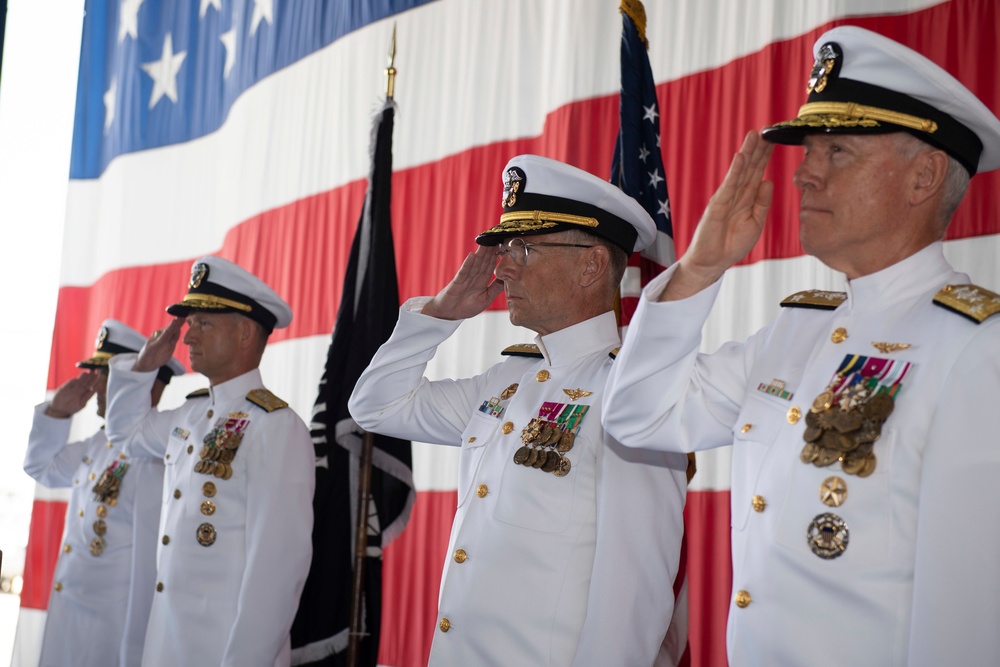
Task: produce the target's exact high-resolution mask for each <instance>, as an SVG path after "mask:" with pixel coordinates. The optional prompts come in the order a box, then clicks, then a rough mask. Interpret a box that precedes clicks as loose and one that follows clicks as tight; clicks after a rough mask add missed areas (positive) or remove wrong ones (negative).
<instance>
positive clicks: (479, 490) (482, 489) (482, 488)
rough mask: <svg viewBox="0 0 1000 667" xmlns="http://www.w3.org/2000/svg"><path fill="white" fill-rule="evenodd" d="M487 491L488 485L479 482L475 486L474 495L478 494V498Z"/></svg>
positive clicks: (483, 496)
mask: <svg viewBox="0 0 1000 667" xmlns="http://www.w3.org/2000/svg"><path fill="white" fill-rule="evenodd" d="M489 492H490V487H488V486H486V485H485V484H480V485H479V486H478V487H477V488H476V495H477V496H479V497H480V498H485V497H486V494H488V493H489Z"/></svg>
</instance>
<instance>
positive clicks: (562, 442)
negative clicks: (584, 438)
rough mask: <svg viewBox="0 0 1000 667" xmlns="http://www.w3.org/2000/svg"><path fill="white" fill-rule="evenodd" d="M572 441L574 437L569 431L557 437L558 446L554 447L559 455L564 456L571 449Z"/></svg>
mask: <svg viewBox="0 0 1000 667" xmlns="http://www.w3.org/2000/svg"><path fill="white" fill-rule="evenodd" d="M574 440H576V436H575V435H573V432H572V431H570V430H566V431H565V432H563V434H562V435H561V436H560V437H559V444H558V445H556V451H558V452H559V453H560V454H565V453H566V452H568V451H569V450H571V449H573V441H574Z"/></svg>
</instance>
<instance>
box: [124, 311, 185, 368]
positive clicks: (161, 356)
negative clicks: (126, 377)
mask: <svg viewBox="0 0 1000 667" xmlns="http://www.w3.org/2000/svg"><path fill="white" fill-rule="evenodd" d="M183 325H184V319H183V318H181V317H177V318H174V319H173V320H171V322H170V324H168V325H167V326H166V327H164V328H162V329H160V330H159V331H154V332H153V334H152V335H151V336H150V337H149V338H147V339H146V344H145V345H143V346H142V349H141V350H139V357H138V358H137V359H136V360H135V365H134V366H133V367H132V370H134V371H136V372H139V373H146V372H148V371H155V370H157V369H158V368H159V367H160V366H165V365H167V364H168V363H170V359H171V357H173V355H174V348H175V347H177V341H179V340H180V338H181V327H182V326H183Z"/></svg>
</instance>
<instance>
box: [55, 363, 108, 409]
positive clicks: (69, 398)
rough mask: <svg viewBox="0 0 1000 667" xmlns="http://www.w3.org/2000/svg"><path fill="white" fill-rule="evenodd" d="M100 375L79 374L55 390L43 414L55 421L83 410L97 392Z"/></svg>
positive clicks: (92, 373) (92, 372)
mask: <svg viewBox="0 0 1000 667" xmlns="http://www.w3.org/2000/svg"><path fill="white" fill-rule="evenodd" d="M100 379H101V378H100V375H99V374H98V373H97V372H95V371H88V372H86V373H81V374H80V375H78V376H76V377H75V378H73V379H72V380H69V381H68V382H66V383H65V384H63V386H61V387H59V388H58V389H57V390H56V393H55V395H53V396H52V400H51V401H49V404H48V406H46V408H45V414H47V415H48V416H49V417H55V418H56V419H66V418H68V417H72V416H73V415H75V414H76V413H77V412H79V411H80V410H82V409H83V406H85V405H86V404H87V401H89V400H90V397H91V396H93V395H94V392H96V391H97V385H98V383H99V382H100Z"/></svg>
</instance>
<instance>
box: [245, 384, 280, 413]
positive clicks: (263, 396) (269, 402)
mask: <svg viewBox="0 0 1000 667" xmlns="http://www.w3.org/2000/svg"><path fill="white" fill-rule="evenodd" d="M247 400H248V401H250V402H251V403H253V404H254V405H257V406H260V407H262V408H264V409H265V410H267V411H268V412H274V411H275V410H280V409H281V408H287V407H288V403H285V402H284V401H283V400H281V399H280V398H278V397H277V396H275V395H274V394H272V393H271V392H270V391H268V390H267V389H263V388H261V389H254V390H252V391H251V392H250V393H249V394H247Z"/></svg>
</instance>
